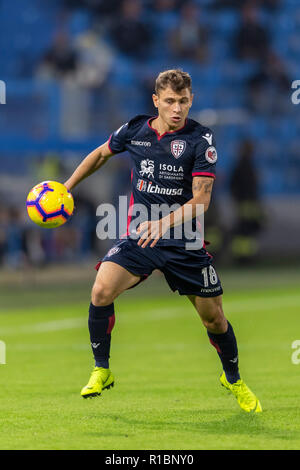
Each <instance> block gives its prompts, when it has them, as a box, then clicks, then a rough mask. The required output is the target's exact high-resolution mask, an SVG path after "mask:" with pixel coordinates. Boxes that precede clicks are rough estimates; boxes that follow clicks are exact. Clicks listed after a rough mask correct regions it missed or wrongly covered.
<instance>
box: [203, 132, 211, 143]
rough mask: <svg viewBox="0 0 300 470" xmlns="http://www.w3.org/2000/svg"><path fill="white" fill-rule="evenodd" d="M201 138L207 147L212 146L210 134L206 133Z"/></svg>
mask: <svg viewBox="0 0 300 470" xmlns="http://www.w3.org/2000/svg"><path fill="white" fill-rule="evenodd" d="M202 137H203V139H205V140H206V141H207V142H208V144H209V145H212V138H213V136H212V134H208V133H207V134H205V135H203V136H202Z"/></svg>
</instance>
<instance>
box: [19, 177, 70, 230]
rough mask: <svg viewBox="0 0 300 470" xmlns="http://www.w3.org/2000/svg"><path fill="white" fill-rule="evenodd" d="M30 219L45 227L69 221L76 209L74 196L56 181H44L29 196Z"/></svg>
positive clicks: (57, 225)
mask: <svg viewBox="0 0 300 470" xmlns="http://www.w3.org/2000/svg"><path fill="white" fill-rule="evenodd" d="M26 207H27V212H28V215H29V217H30V219H31V220H32V221H33V222H34V223H36V224H37V225H39V226H40V227H45V228H54V227H59V226H60V225H63V224H64V223H66V222H67V220H68V219H69V218H70V217H71V216H72V214H73V211H74V200H73V196H72V194H71V193H70V191H68V189H67V188H66V187H65V186H64V185H63V184H62V183H58V182H56V181H43V182H42V183H39V184H37V185H36V186H34V187H33V188H32V189H31V190H30V191H29V194H28V196H27V201H26Z"/></svg>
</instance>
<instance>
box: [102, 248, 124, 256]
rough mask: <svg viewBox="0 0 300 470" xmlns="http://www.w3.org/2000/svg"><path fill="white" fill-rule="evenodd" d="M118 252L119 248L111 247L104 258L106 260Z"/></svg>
mask: <svg viewBox="0 0 300 470" xmlns="http://www.w3.org/2000/svg"><path fill="white" fill-rule="evenodd" d="M120 250H121V248H119V247H118V246H113V247H112V248H111V249H110V250H109V252H108V253H107V255H106V257H107V258H108V257H109V256H112V255H115V254H116V253H119V251H120Z"/></svg>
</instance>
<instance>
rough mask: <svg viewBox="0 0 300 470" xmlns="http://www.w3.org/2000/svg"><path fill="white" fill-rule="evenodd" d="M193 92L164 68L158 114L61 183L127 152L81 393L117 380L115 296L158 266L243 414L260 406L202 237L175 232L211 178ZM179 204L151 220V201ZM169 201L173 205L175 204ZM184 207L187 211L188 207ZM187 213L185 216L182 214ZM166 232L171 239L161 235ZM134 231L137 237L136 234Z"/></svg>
mask: <svg viewBox="0 0 300 470" xmlns="http://www.w3.org/2000/svg"><path fill="white" fill-rule="evenodd" d="M192 101H193V94H192V87H191V77H190V76H189V74H188V73H186V72H183V71H182V70H166V71H164V72H161V73H160V74H159V75H158V77H157V79H156V82H155V93H154V94H153V103H154V106H155V108H157V111H158V113H157V116H154V117H151V116H145V115H138V116H136V117H134V118H133V119H132V120H131V121H129V122H128V123H126V124H124V125H123V126H121V127H120V128H119V129H118V130H117V131H115V132H113V133H112V134H111V136H110V138H109V140H108V141H107V142H106V143H104V144H103V145H101V146H100V147H98V148H96V149H95V150H94V151H92V152H91V153H90V154H89V155H88V156H87V157H86V158H85V159H84V160H83V161H82V162H81V164H80V165H79V166H78V167H77V169H76V170H75V171H74V173H73V174H72V176H71V177H70V178H69V179H68V180H67V181H66V182H65V186H66V187H67V188H68V189H69V190H72V189H73V188H74V187H75V186H76V185H78V183H80V182H81V181H82V180H83V179H84V178H86V177H88V176H89V175H91V174H92V173H94V172H95V171H97V170H98V169H99V168H100V167H101V166H102V165H104V164H105V163H106V162H107V160H108V159H109V158H110V157H112V156H113V155H114V154H117V153H120V152H123V151H125V150H127V151H128V152H129V154H130V156H131V160H132V196H131V201H130V208H129V214H128V227H129V228H128V232H127V237H126V238H124V239H122V237H121V240H119V241H118V242H117V243H116V244H115V245H114V247H113V248H112V249H110V250H109V252H108V253H107V254H106V256H105V257H104V258H103V260H102V262H101V263H99V265H98V266H100V267H99V269H98V272H97V276H96V279H95V283H94V285H93V288H92V294H91V303H90V307H89V321H88V324H89V332H90V339H91V345H92V350H93V354H94V358H95V368H94V369H93V372H92V375H91V377H90V380H89V382H88V384H87V385H86V386H85V387H83V389H82V390H81V396H82V397H84V398H88V397H93V396H97V395H100V394H101V392H102V390H104V389H108V388H110V387H111V386H113V385H114V377H113V375H112V373H111V371H110V368H109V357H110V344H111V332H112V329H113V327H114V323H115V313H114V303H113V302H114V300H115V299H116V298H117V297H118V296H119V295H120V294H122V292H123V291H124V290H126V289H129V288H131V287H133V286H135V285H137V284H138V283H139V282H140V281H142V280H144V279H145V278H146V277H147V276H149V275H150V274H151V273H152V272H153V270H154V269H159V270H160V271H162V273H163V274H164V276H165V279H166V281H167V283H168V284H169V286H170V288H171V289H172V290H173V291H176V290H177V291H178V292H179V294H180V295H185V296H187V297H188V299H189V300H190V301H191V303H192V304H193V306H194V307H195V309H196V310H197V312H198V314H199V316H200V318H201V320H202V323H203V325H204V327H205V328H206V329H207V334H208V338H209V340H210V342H211V344H212V345H213V346H214V347H215V348H216V350H217V353H218V355H219V357H220V360H221V363H222V368H223V372H222V374H221V376H220V382H221V384H222V385H223V386H224V387H225V388H227V389H228V390H230V391H231V392H232V393H233V395H234V396H235V397H236V398H237V401H238V404H239V405H240V407H241V408H242V409H243V410H245V411H247V412H260V411H262V408H261V405H260V402H259V400H258V399H257V398H256V396H255V395H254V393H253V392H252V391H251V390H250V389H249V388H248V387H247V385H246V384H245V382H244V381H243V380H242V379H241V377H240V375H239V368H238V348H237V342H236V338H235V334H234V331H233V328H232V326H231V324H230V323H229V321H228V320H227V319H226V318H225V316H224V312H223V309H222V293H223V290H222V286H221V283H220V280H219V278H218V275H217V273H216V270H215V269H214V267H213V265H212V256H211V255H210V254H209V253H208V252H207V251H206V249H205V243H204V244H203V246H202V245H201V246H200V247H198V249H186V241H187V240H186V239H185V236H182V237H181V239H180V238H178V237H176V236H175V228H176V227H178V226H180V224H183V222H184V220H186V219H185V216H186V213H187V214H190V216H189V217H190V221H191V220H192V223H194V222H195V220H196V219H195V216H196V215H197V214H198V213H197V212H196V211H197V207H199V205H202V206H200V207H203V208H204V211H206V210H207V208H208V206H209V203H210V198H211V192H212V187H213V183H214V179H215V167H216V161H217V151H216V148H215V142H214V137H213V134H212V131H211V130H210V129H208V128H206V127H203V126H202V125H201V124H199V123H198V122H196V121H194V120H192V119H189V118H188V113H189V110H190V108H191V106H192ZM136 203H139V204H143V205H144V206H145V207H146V208H147V210H148V213H147V214H148V217H146V219H145V220H144V221H142V222H141V223H140V224H139V225H138V227H137V229H136V230H135V231H134V230H132V231H130V222H131V217H132V208H133V204H136ZM160 204H167V205H168V206H173V204H177V208H176V210H173V211H171V212H170V213H169V214H167V215H166V216H164V217H158V218H156V219H155V218H153V217H152V218H150V212H151V208H153V207H155V206H154V205H160ZM173 207H174V206H173ZM187 209H189V211H187V212H185V211H186V210H187ZM187 219H188V217H187ZM166 233H169V237H166V236H164V235H165V234H166ZM133 235H134V236H133Z"/></svg>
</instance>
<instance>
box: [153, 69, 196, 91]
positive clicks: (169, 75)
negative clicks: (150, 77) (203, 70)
mask: <svg viewBox="0 0 300 470" xmlns="http://www.w3.org/2000/svg"><path fill="white" fill-rule="evenodd" d="M168 86H170V87H171V88H172V90H173V91H175V92H176V93H178V92H181V91H182V90H184V89H185V88H188V89H189V90H190V92H191V91H192V79H191V76H190V75H189V74H188V73H187V72H183V70H181V69H171V70H165V71H164V72H160V74H159V75H158V77H157V78H156V81H155V93H156V94H157V95H158V92H159V90H165V89H166V88H167V87H168Z"/></svg>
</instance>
